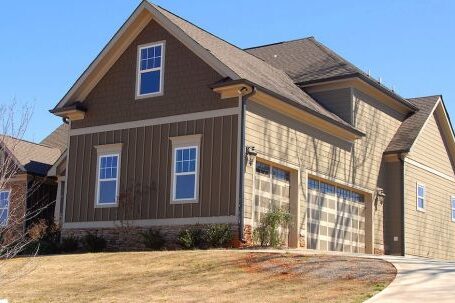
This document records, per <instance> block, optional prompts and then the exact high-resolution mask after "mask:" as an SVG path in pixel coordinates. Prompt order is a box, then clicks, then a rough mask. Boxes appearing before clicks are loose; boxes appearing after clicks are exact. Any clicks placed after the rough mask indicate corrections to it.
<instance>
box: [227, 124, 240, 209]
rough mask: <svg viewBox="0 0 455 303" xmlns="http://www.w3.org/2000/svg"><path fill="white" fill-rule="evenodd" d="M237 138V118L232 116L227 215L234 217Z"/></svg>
mask: <svg viewBox="0 0 455 303" xmlns="http://www.w3.org/2000/svg"><path fill="white" fill-rule="evenodd" d="M237 136H238V116H232V128H231V149H230V151H231V153H230V155H231V166H230V167H231V168H230V169H231V178H230V181H231V182H230V190H229V192H230V197H231V198H230V204H229V215H235V211H236V205H237V204H236V201H237V198H238V197H237V196H236V189H237V185H238V183H237V166H238V165H237V151H238V148H239V147H238V146H237Z"/></svg>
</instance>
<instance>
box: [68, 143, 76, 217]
mask: <svg viewBox="0 0 455 303" xmlns="http://www.w3.org/2000/svg"><path fill="white" fill-rule="evenodd" d="M76 151H77V137H71V138H70V150H69V161H70V162H69V163H68V170H69V171H73V172H74V173H73V174H68V177H67V178H68V179H67V182H68V186H67V191H68V192H67V193H66V208H65V221H67V222H73V207H74V204H75V203H76V201H75V199H74V192H75V188H74V181H75V178H76V176H77V174H76V170H77V165H76V163H77V161H76V159H75V157H76V153H77V152H76Z"/></svg>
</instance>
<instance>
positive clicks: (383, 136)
mask: <svg viewBox="0 0 455 303" xmlns="http://www.w3.org/2000/svg"><path fill="white" fill-rule="evenodd" d="M353 91H354V92H355V94H354V95H353V101H354V125H355V126H356V127H357V128H359V129H360V130H362V131H364V132H365V133H366V137H365V138H362V139H360V140H357V141H356V142H355V144H354V145H353V146H352V144H349V143H347V142H345V141H342V140H340V139H337V138H335V137H332V136H330V135H328V134H325V133H322V132H320V131H318V130H316V129H314V128H312V127H310V126H307V125H304V124H302V123H298V122H296V121H293V120H292V119H290V118H287V117H284V116H281V115H279V114H277V113H273V112H271V111H269V110H268V109H265V108H264V107H262V106H260V105H257V104H255V103H251V104H249V107H248V109H249V110H248V113H247V119H246V144H247V145H251V146H255V147H256V149H257V151H258V156H259V157H261V156H262V157H266V158H271V159H277V160H279V161H283V162H286V163H289V164H291V165H294V166H297V167H300V169H301V176H302V178H301V179H302V181H301V183H302V191H301V195H302V200H303V201H305V200H306V198H305V197H306V180H305V176H306V173H307V172H310V173H317V174H321V175H323V176H326V177H328V178H331V179H337V180H340V181H342V182H345V183H348V184H353V185H354V186H356V187H357V188H361V189H363V190H365V191H370V192H372V191H375V190H376V188H377V187H378V183H381V182H379V181H380V180H378V179H379V178H380V170H381V161H382V154H383V152H384V150H385V148H386V147H387V145H388V143H389V142H390V140H391V139H392V137H393V135H394V133H395V132H396V130H397V128H398V127H399V125H400V120H399V119H400V117H399V116H398V115H396V114H395V113H393V112H391V110H389V109H387V108H383V107H380V106H378V105H377V104H379V102H377V101H375V100H373V99H371V98H369V97H368V96H366V95H363V94H361V93H359V92H357V91H355V90H353ZM250 173H251V171H248V170H247V178H246V184H245V186H246V188H247V189H248V190H250V189H249V188H251V180H252V177H251V176H249V174H250ZM245 203H246V209H248V208H251V206H252V205H251V199H250V200H246V201H245ZM305 217H306V203H301V229H302V230H304V229H306V228H305ZM381 218H382V206H381V205H379V206H378V207H376V208H375V219H376V220H375V221H376V222H377V223H376V224H375V239H376V246H378V247H379V248H380V249H382V245H383V240H382V234H383V229H382V225H383V224H382V222H381V221H380V220H381Z"/></svg>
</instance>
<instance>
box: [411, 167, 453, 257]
mask: <svg viewBox="0 0 455 303" xmlns="http://www.w3.org/2000/svg"><path fill="white" fill-rule="evenodd" d="M416 182H420V183H423V184H425V189H426V209H425V212H419V211H417V209H416ZM451 195H455V182H453V181H449V180H447V179H445V178H441V177H439V176H437V175H435V174H433V173H431V172H428V171H426V170H424V169H422V168H418V167H416V166H414V165H412V164H410V163H405V253H406V254H409V255H417V256H423V257H432V258H444V259H454V258H455V222H452V220H451V207H450V196H451Z"/></svg>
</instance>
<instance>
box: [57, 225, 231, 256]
mask: <svg viewBox="0 0 455 303" xmlns="http://www.w3.org/2000/svg"><path fill="white" fill-rule="evenodd" d="M208 226H209V225H202V224H201V225H167V226H151V227H132V226H119V227H113V228H71V229H62V232H61V236H62V238H65V237H70V236H73V237H77V238H79V239H82V238H83V237H84V236H85V235H86V234H88V233H92V234H96V235H98V236H101V237H103V238H104V239H105V240H106V242H107V243H106V244H107V246H106V250H108V251H131V250H132V251H135V250H144V249H146V247H145V246H144V244H143V241H142V236H141V232H145V231H147V230H149V229H153V230H160V231H161V234H162V235H163V237H164V238H165V239H166V244H165V246H166V247H167V248H170V249H174V248H178V247H179V245H178V243H177V236H178V234H179V233H180V232H181V231H182V230H184V229H188V228H201V229H206V228H208ZM230 226H231V230H232V237H233V239H232V243H233V246H236V243H239V241H238V227H237V225H236V224H231V225H230Z"/></svg>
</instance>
